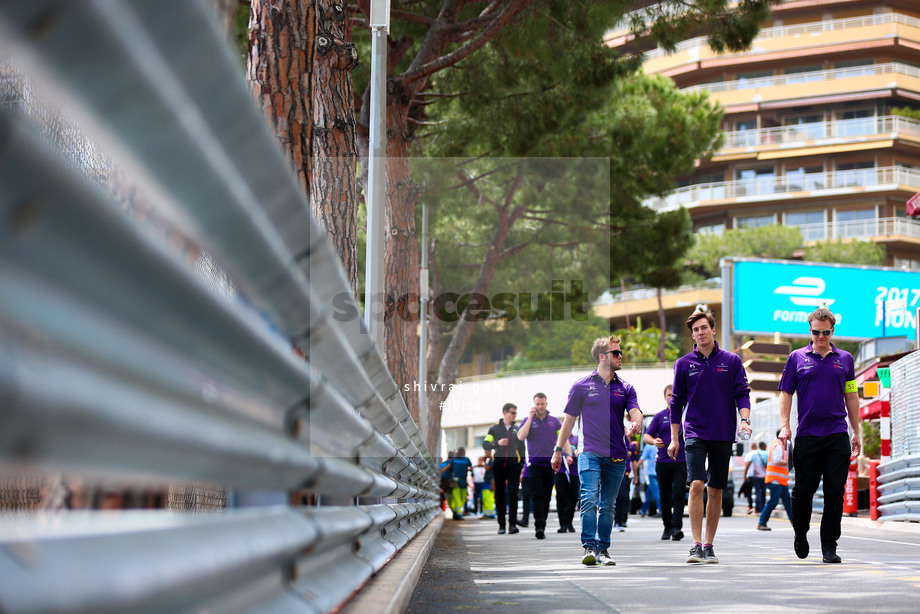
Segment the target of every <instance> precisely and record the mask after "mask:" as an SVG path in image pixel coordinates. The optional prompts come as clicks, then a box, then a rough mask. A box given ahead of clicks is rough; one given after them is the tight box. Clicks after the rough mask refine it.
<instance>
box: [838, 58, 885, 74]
mask: <svg viewBox="0 0 920 614" xmlns="http://www.w3.org/2000/svg"><path fill="white" fill-rule="evenodd" d="M873 64H875V60H874V59H872V58H869V59H862V60H846V61H843V62H834V69H835V74H834V78H835V79H847V78H849V77H864V76H866V75H873V74H875V67H874V66H873Z"/></svg>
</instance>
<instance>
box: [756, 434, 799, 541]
mask: <svg viewBox="0 0 920 614" xmlns="http://www.w3.org/2000/svg"><path fill="white" fill-rule="evenodd" d="M781 432H782V429H776V437H777V439H776V440H774V441H773V444H772V445H771V446H770V453H769V455H768V456H767V474H766V477H765V478H764V481H765V482H766V484H767V490H769V491H770V500H769V501H767V504H766V505H764V506H763V511H762V512H761V513H760V521H758V523H757V530H758V531H769V530H770V527H768V526H767V521H768V520H770V514H772V513H773V510H774V509H776V505H777V504H778V503H779V501H780V499H782V501H783V508H784V509H785V510H786V516H787V517H788V518H789V522H792V501H791V500H790V499H789V454H788V451H787V450H786V446H785V445H783V442H781V441H780V440H779V439H778V438H779V434H780V433H781Z"/></svg>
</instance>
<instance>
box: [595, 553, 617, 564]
mask: <svg viewBox="0 0 920 614" xmlns="http://www.w3.org/2000/svg"><path fill="white" fill-rule="evenodd" d="M597 562H598V564H600V565H616V563H615V562H614V561H613V559H612V558H610V554H609V553H608V552H607V550H601V551H600V552H598V553H597Z"/></svg>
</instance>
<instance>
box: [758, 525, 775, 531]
mask: <svg viewBox="0 0 920 614" xmlns="http://www.w3.org/2000/svg"><path fill="white" fill-rule="evenodd" d="M757 530H758V531H772V530H773V529H771V528H770V527H768V526H767V525H765V524H759V525H757Z"/></svg>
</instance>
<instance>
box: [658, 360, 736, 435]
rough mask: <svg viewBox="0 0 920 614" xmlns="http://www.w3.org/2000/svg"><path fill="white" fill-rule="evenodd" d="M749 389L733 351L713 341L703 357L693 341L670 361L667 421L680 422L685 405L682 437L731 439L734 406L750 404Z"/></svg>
mask: <svg viewBox="0 0 920 614" xmlns="http://www.w3.org/2000/svg"><path fill="white" fill-rule="evenodd" d="M750 393H751V389H750V388H749V387H748V383H747V374H746V373H745V372H744V366H743V365H742V364H741V359H740V358H738V356H737V355H736V354H732V353H731V352H726V351H725V350H722V349H719V344H718V343H716V344H715V347H714V348H713V350H712V353H711V354H710V355H709V358H706V357H705V356H703V354H702V353H701V352H700V351H699V350H697V349H696V346H695V345H694V346H693V351H692V352H690V353H689V354H686V355H684V356H681V357H680V358H678V359H677V362H676V363H674V387H673V388H672V390H671V403H670V411H671V423H672V424H680V423H681V414H682V413H683V412H684V407H686V408H687V412H686V414H685V415H684V418H683V425H684V438H685V439H690V438H691V437H696V438H699V439H704V440H706V441H735V435H736V432H737V410H738V409H741V408H742V407H746V408H748V409H750V408H751V396H750ZM736 407H737V409H736Z"/></svg>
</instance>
